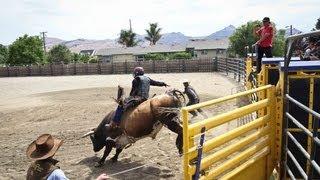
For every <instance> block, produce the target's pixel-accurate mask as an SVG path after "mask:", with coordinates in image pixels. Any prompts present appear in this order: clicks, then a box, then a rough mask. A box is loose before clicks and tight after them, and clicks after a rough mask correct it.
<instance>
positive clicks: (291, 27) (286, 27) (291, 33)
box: [286, 25, 293, 36]
mask: <svg viewBox="0 0 320 180" xmlns="http://www.w3.org/2000/svg"><path fill="white" fill-rule="evenodd" d="M286 28H290V36H291V35H292V33H293V32H292V25H290V26H286Z"/></svg>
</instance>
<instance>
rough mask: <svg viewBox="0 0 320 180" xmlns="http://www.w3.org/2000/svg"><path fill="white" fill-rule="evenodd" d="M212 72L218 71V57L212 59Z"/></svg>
mask: <svg viewBox="0 0 320 180" xmlns="http://www.w3.org/2000/svg"><path fill="white" fill-rule="evenodd" d="M213 71H218V57H215V58H214V59H213Z"/></svg>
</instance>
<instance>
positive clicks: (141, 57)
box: [136, 55, 144, 61]
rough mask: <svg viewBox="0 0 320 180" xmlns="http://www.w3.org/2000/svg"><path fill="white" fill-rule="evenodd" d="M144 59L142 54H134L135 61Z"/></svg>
mask: <svg viewBox="0 0 320 180" xmlns="http://www.w3.org/2000/svg"><path fill="white" fill-rule="evenodd" d="M143 60H144V55H137V56H136V61H143Z"/></svg>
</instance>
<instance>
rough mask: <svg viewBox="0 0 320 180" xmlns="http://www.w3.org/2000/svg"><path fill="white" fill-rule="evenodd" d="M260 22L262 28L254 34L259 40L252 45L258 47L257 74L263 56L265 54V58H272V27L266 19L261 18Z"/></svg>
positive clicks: (268, 19)
mask: <svg viewBox="0 0 320 180" xmlns="http://www.w3.org/2000/svg"><path fill="white" fill-rule="evenodd" d="M262 22H263V26H262V27H261V28H260V29H259V30H257V31H256V32H255V33H256V34H257V35H258V36H260V39H259V40H258V41H257V42H256V43H255V44H254V45H256V46H258V57H257V73H259V72H260V70H261V59H262V57H263V55H264V54H265V55H266V57H272V39H273V27H272V24H271V23H270V18H268V17H265V18H263V20H262Z"/></svg>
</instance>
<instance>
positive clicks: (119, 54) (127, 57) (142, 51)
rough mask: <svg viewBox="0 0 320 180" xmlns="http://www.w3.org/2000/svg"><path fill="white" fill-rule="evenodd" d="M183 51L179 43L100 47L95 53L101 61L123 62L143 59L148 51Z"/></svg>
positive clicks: (167, 52)
mask: <svg viewBox="0 0 320 180" xmlns="http://www.w3.org/2000/svg"><path fill="white" fill-rule="evenodd" d="M176 52H185V46H181V45H154V46H147V47H141V46H135V47H123V48H108V49H100V50H97V52H96V53H95V55H96V56H98V58H99V60H100V61H102V62H110V61H117V62H124V61H143V60H144V56H145V55H146V54H148V53H161V54H170V53H176Z"/></svg>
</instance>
